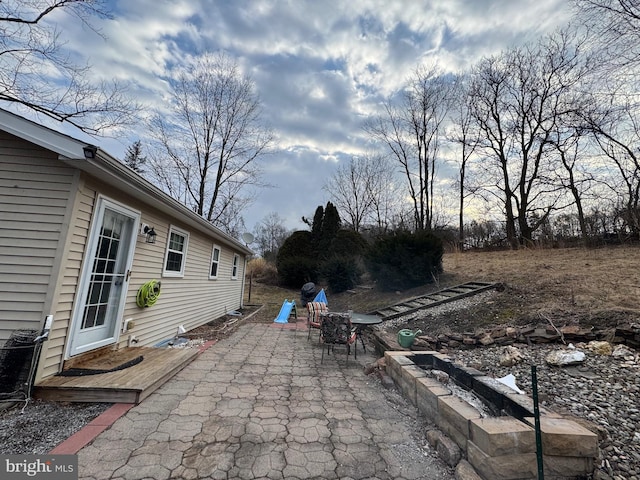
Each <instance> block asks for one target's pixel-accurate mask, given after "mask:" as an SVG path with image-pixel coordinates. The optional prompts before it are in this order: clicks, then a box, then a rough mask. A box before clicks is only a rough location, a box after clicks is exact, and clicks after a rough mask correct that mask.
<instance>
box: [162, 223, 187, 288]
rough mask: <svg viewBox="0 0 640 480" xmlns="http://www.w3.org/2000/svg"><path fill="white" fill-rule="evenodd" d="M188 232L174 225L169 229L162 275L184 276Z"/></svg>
mask: <svg viewBox="0 0 640 480" xmlns="http://www.w3.org/2000/svg"><path fill="white" fill-rule="evenodd" d="M188 244H189V234H188V233H187V232H184V231H182V230H179V229H177V228H176V227H171V228H170V230H169V242H168V243H167V253H166V255H165V262H164V272H163V275H165V276H167V277H182V276H184V264H185V260H186V257H187V246H188Z"/></svg>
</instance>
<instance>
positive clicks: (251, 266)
mask: <svg viewBox="0 0 640 480" xmlns="http://www.w3.org/2000/svg"><path fill="white" fill-rule="evenodd" d="M247 276H248V277H249V276H250V277H252V278H253V281H255V282H259V283H264V284H266V285H277V284H278V270H277V268H276V266H275V265H274V264H273V263H271V262H268V261H267V260H265V259H264V258H252V259H251V260H249V263H248V264H247Z"/></svg>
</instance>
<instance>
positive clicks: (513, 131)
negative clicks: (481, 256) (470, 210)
mask: <svg viewBox="0 0 640 480" xmlns="http://www.w3.org/2000/svg"><path fill="white" fill-rule="evenodd" d="M579 47H580V43H579V42H575V38H574V37H573V36H572V35H570V34H568V33H566V32H560V33H558V34H555V35H551V36H549V37H547V38H545V39H543V40H541V41H540V42H539V43H538V44H536V45H526V46H524V47H520V48H514V49H511V50H509V51H507V52H504V53H502V54H501V55H499V56H495V57H491V58H486V59H483V60H482V61H481V62H480V63H479V64H478V65H477V66H476V67H475V68H474V71H473V73H472V83H471V91H470V93H471V99H472V115H473V119H474V123H475V127H476V128H477V134H478V135H479V138H480V140H481V142H480V150H481V151H482V153H484V154H485V155H486V156H487V157H488V158H489V159H491V160H493V162H491V163H488V164H487V165H486V168H487V171H488V173H489V175H490V178H494V179H499V181H497V182H495V184H494V186H493V189H495V190H496V191H498V192H500V193H499V195H496V197H497V198H498V197H501V205H502V208H503V210H504V212H505V219H506V226H505V228H506V233H507V238H508V241H509V243H510V245H511V246H512V248H517V247H518V246H519V244H520V242H524V243H530V242H532V240H533V236H532V235H533V232H534V231H536V229H538V228H539V227H540V226H541V225H542V224H543V223H544V222H546V221H547V216H548V215H549V214H550V213H551V212H552V211H553V210H554V209H556V208H557V202H558V200H559V199H560V197H561V194H562V192H561V190H560V189H559V188H558V187H557V186H556V185H553V184H552V183H551V182H549V181H548V179H549V178H550V176H551V172H552V170H553V168H554V165H553V163H552V161H551V160H552V158H553V157H552V156H551V150H552V145H551V137H552V132H553V131H554V128H555V127H556V126H557V125H558V124H560V123H561V122H563V121H564V119H565V118H566V117H567V116H569V115H573V114H574V110H575V108H576V103H577V102H576V96H577V92H576V91H575V86H576V85H577V84H578V82H579V80H580V79H581V78H582V75H584V74H585V66H584V64H583V63H581V61H580V60H581V52H580V48H579Z"/></svg>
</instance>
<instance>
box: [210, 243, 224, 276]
mask: <svg viewBox="0 0 640 480" xmlns="http://www.w3.org/2000/svg"><path fill="white" fill-rule="evenodd" d="M216 250H218V261H217V264H218V267H217V268H216V274H215V275H211V267H212V266H213V255H214V253H216ZM221 259H222V249H221V248H220V246H219V245H214V246H213V248H212V249H211V263H210V264H209V279H210V280H215V279H217V278H218V276H219V275H220V260H221Z"/></svg>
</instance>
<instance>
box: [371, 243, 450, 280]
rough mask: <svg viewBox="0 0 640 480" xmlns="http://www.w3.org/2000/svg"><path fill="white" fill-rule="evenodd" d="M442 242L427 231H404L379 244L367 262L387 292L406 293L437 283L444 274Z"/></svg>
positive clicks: (374, 245)
mask: <svg viewBox="0 0 640 480" xmlns="http://www.w3.org/2000/svg"><path fill="white" fill-rule="evenodd" d="M443 253H444V248H443V244H442V240H441V239H439V238H438V237H436V236H435V235H433V234H432V233H430V232H427V231H418V232H415V233H411V232H407V231H401V232H394V233H391V234H387V235H384V236H381V237H378V239H376V240H375V242H374V243H373V245H371V247H370V248H369V250H368V252H367V254H366V257H365V262H366V265H367V270H368V271H369V273H370V274H371V277H372V278H373V279H374V280H376V281H377V282H378V284H379V286H380V287H381V288H382V289H384V290H404V289H407V288H413V287H417V286H419V285H424V284H425V283H430V282H433V281H434V279H435V276H436V275H438V274H440V273H442V255H443Z"/></svg>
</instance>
